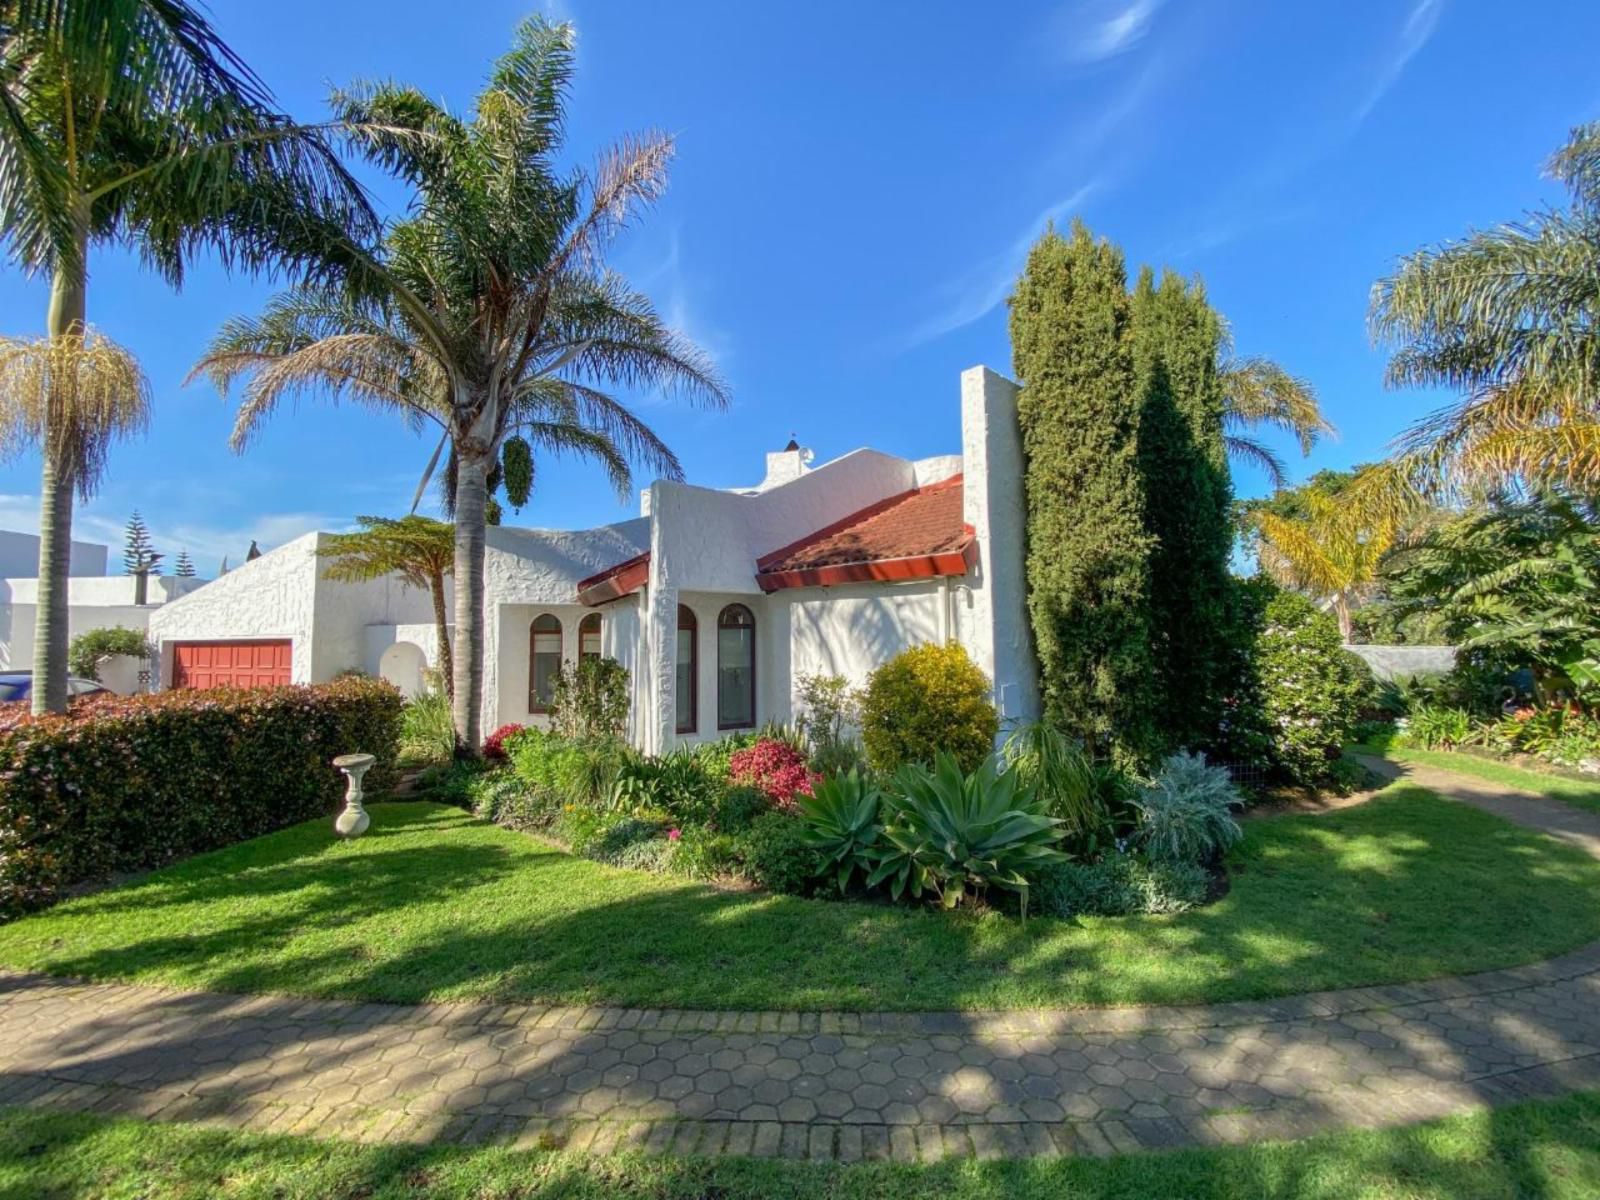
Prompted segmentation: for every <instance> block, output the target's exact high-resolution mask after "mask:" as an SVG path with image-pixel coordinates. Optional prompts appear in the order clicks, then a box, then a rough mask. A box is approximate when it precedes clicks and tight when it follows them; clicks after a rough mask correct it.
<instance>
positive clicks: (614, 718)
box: [550, 658, 628, 741]
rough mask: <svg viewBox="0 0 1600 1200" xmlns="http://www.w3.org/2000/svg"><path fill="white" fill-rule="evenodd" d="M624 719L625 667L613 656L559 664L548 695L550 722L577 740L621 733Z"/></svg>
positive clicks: (566, 735) (626, 682)
mask: <svg viewBox="0 0 1600 1200" xmlns="http://www.w3.org/2000/svg"><path fill="white" fill-rule="evenodd" d="M627 720H628V668H627V667H625V666H623V665H622V664H621V663H619V662H618V661H617V660H616V659H614V658H583V659H580V660H579V662H578V665H577V666H576V667H571V666H568V665H566V664H562V666H561V667H560V669H559V670H558V671H557V672H556V684H555V692H554V694H553V695H552V696H551V698H550V724H551V725H552V726H553V727H554V729H555V731H556V732H557V733H559V734H560V735H561V736H562V737H566V738H572V739H574V740H577V741H588V740H593V739H600V738H617V737H621V736H622V727H623V725H624V724H625V723H626V722H627Z"/></svg>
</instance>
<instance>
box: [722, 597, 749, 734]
mask: <svg viewBox="0 0 1600 1200" xmlns="http://www.w3.org/2000/svg"><path fill="white" fill-rule="evenodd" d="M755 723H756V619H755V617H753V616H752V615H751V614H750V610H749V609H748V608H746V607H745V606H744V605H742V604H730V605H728V607H727V608H725V609H723V610H722V613H721V615H720V616H718V617H717V728H718V729H750V728H753V727H754V726H755Z"/></svg>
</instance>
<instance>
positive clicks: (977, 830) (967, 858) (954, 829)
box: [867, 753, 1066, 917]
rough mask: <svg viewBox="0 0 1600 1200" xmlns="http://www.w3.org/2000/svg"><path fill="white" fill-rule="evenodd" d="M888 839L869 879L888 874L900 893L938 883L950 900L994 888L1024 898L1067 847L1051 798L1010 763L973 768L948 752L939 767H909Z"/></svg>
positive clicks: (893, 800)
mask: <svg viewBox="0 0 1600 1200" xmlns="http://www.w3.org/2000/svg"><path fill="white" fill-rule="evenodd" d="M884 808H885V820H884V827H883V841H884V846H883V848H882V849H881V850H879V851H878V852H877V858H878V866H877V867H876V869H875V870H874V871H873V872H872V874H871V876H869V877H868V880H867V883H868V886H876V885H877V884H879V883H884V882H887V883H888V884H889V888H890V892H891V894H892V895H893V896H894V898H895V899H897V900H898V899H899V898H900V897H901V895H902V894H904V893H906V892H909V893H910V894H911V895H912V896H913V897H917V896H920V895H921V894H922V893H923V892H924V891H931V892H932V893H933V894H934V895H935V896H936V897H938V899H939V901H940V903H941V904H943V905H944V907H945V908H954V907H956V906H957V905H958V904H960V903H961V902H962V901H963V900H964V899H967V898H968V897H969V896H981V895H983V894H984V893H985V892H986V891H987V890H988V889H989V888H991V887H998V888H1004V889H1005V890H1007V891H1012V892H1016V893H1018V895H1020V896H1021V898H1022V912H1023V916H1024V917H1026V916H1027V911H1028V876H1029V874H1030V873H1032V872H1034V871H1037V870H1038V869H1039V868H1040V867H1042V866H1044V865H1045V864H1047V863H1051V862H1059V861H1062V860H1064V859H1065V858H1066V855H1064V854H1063V853H1061V851H1059V850H1057V849H1055V843H1056V841H1057V840H1058V839H1059V838H1060V836H1061V835H1060V825H1061V823H1060V822H1059V821H1057V820H1056V819H1055V818H1054V817H1051V816H1048V815H1047V814H1046V812H1045V803H1044V801H1043V800H1042V799H1041V798H1040V797H1039V795H1038V793H1037V792H1035V791H1034V790H1033V789H1032V788H1031V787H1029V786H1028V785H1027V784H1025V783H1024V782H1023V781H1022V780H1021V779H1020V778H1019V777H1018V776H1017V775H1016V774H1014V773H1013V772H1010V771H1004V772H999V771H996V769H995V766H994V761H993V759H985V760H984V761H983V763H982V765H980V766H979V767H978V769H977V770H976V771H974V772H972V773H971V774H964V773H963V772H962V770H961V766H960V764H959V763H958V762H957V761H956V759H955V758H954V757H953V756H952V755H949V754H944V753H941V754H939V756H938V758H937V759H935V761H934V767H933V770H931V771H930V770H928V769H927V768H926V767H923V766H919V765H916V764H910V765H907V766H904V767H902V768H901V769H900V770H899V772H898V773H896V775H895V777H894V782H893V785H892V790H891V791H890V793H889V794H888V795H887V796H886V797H885V805H884Z"/></svg>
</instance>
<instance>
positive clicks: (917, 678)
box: [861, 644, 1000, 774]
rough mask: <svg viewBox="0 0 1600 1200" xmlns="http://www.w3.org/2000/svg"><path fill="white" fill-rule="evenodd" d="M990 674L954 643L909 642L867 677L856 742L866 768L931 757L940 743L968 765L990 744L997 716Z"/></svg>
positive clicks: (974, 766) (987, 750)
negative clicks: (864, 753) (862, 748)
mask: <svg viewBox="0 0 1600 1200" xmlns="http://www.w3.org/2000/svg"><path fill="white" fill-rule="evenodd" d="M989 692H990V687H989V679H988V677H987V676H986V675H984V673H983V672H982V671H980V670H979V669H978V668H977V665H976V664H974V663H973V661H972V659H970V658H968V657H967V652H966V650H964V649H963V648H962V647H960V646H959V645H955V644H951V645H945V646H939V645H932V644H930V645H925V646H913V647H912V648H911V649H909V650H904V651H902V652H901V653H899V654H897V655H895V656H894V657H893V658H891V659H890V660H889V661H888V662H886V663H884V664H883V665H882V666H881V667H879V668H878V669H877V670H876V671H874V672H873V673H872V675H871V677H870V678H869V679H868V680H867V687H866V691H865V692H864V693H863V695H862V698H861V741H862V744H863V745H865V747H866V750H867V761H868V762H870V763H871V764H872V769H873V770H875V771H877V772H879V773H880V774H887V773H889V772H891V771H894V770H895V769H897V768H898V767H899V766H900V765H901V764H903V763H924V764H927V763H932V762H933V759H934V755H935V754H937V753H938V752H939V751H941V750H943V751H944V752H945V753H946V754H951V755H954V756H955V759H956V761H957V762H958V763H960V764H961V769H962V770H963V771H967V772H971V771H975V770H977V768H978V765H979V764H980V763H982V762H983V760H984V759H985V758H987V757H988V756H989V754H990V752H991V751H992V750H993V749H994V739H995V734H996V733H998V732H999V729H1000V717H999V714H998V713H996V712H995V707H994V704H993V703H992V702H991V701H990V699H989Z"/></svg>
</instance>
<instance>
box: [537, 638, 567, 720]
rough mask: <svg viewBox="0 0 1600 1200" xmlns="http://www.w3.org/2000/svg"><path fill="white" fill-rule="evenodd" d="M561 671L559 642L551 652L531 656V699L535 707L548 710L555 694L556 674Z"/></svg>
mask: <svg viewBox="0 0 1600 1200" xmlns="http://www.w3.org/2000/svg"><path fill="white" fill-rule="evenodd" d="M560 670H561V647H560V645H559V642H558V644H557V646H556V648H555V650H554V651H553V652H549V653H545V652H538V653H535V654H534V656H533V698H534V703H535V707H537V708H548V707H549V706H550V701H551V699H552V698H553V697H554V696H555V694H556V674H557V672H559V671H560Z"/></svg>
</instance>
